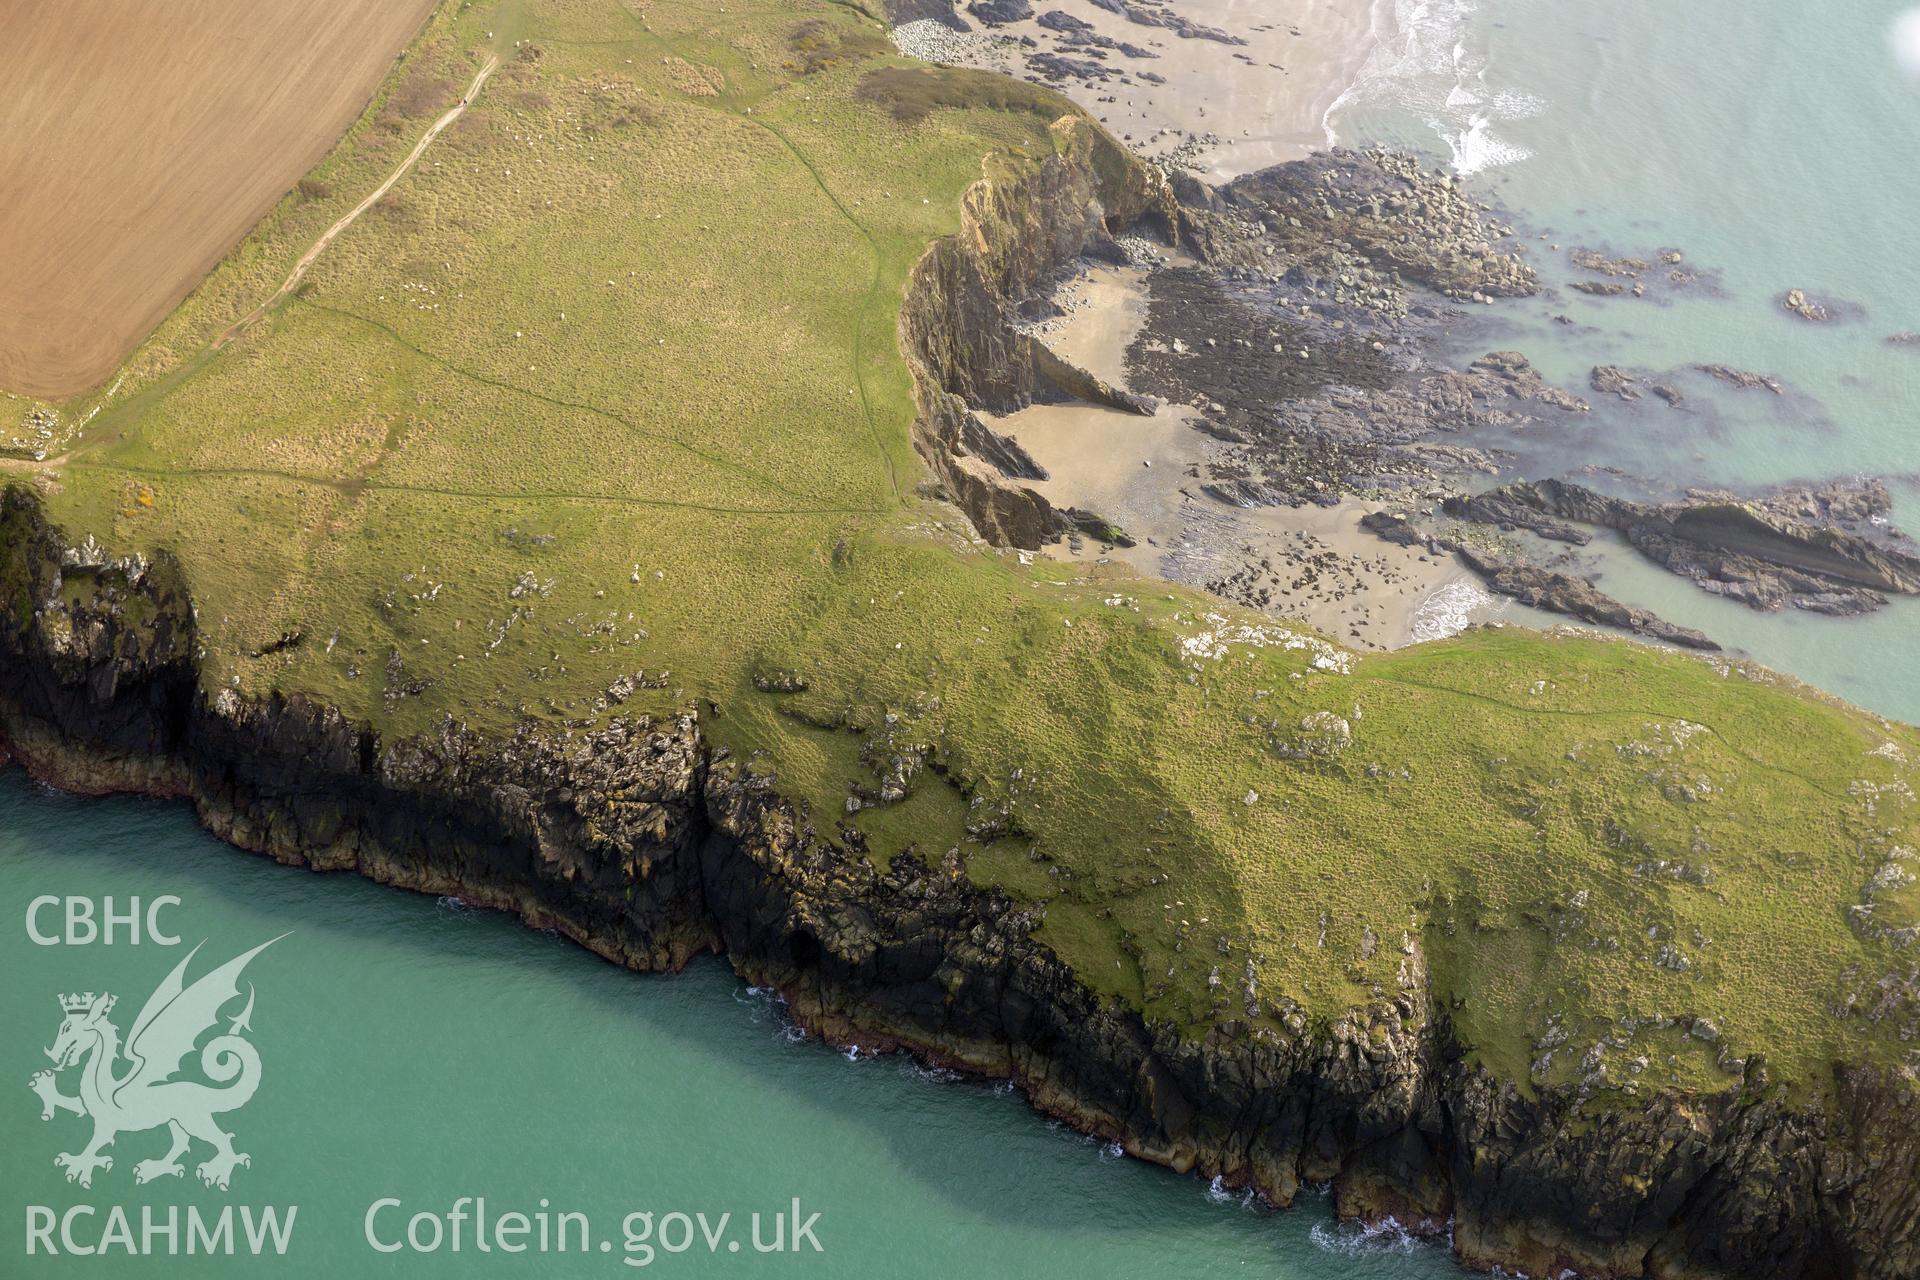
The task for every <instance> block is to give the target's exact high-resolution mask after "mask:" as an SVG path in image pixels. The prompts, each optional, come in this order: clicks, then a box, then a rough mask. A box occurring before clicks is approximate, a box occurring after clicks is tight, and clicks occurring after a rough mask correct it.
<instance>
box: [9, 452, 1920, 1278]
mask: <svg viewBox="0 0 1920 1280" xmlns="http://www.w3.org/2000/svg"><path fill="white" fill-rule="evenodd" d="M0 531H4V541H0V552H3V553H4V558H0V589H4V591H5V593H6V594H5V598H6V599H7V601H8V603H9V607H8V612H7V614H6V615H5V618H4V620H0V730H4V736H3V737H0V741H4V742H5V743H6V744H7V745H8V746H9V747H10V748H11V749H12V750H13V751H14V752H15V753H16V754H17V755H18V756H19V757H20V759H21V760H22V762H23V763H25V764H27V765H28V767H30V768H33V769H35V770H36V771H37V772H39V773H41V774H42V775H43V776H47V777H49V778H52V779H53V780H55V781H58V782H62V783H64V784H66V785H69V786H73V787H76V788H78V789H85V790H93V791H103V790H110V789H123V790H138V791H145V792H150V793H158V794H166V795H179V796H185V797H187V798H189V799H191V800H192V802H193V803H194V804H195V806H196V807H197V809H198V811H199V813H200V816H201V818H202V820H203V821H204V822H205V823H206V824H207V825H208V826H209V827H210V828H211V829H212V830H214V831H215V832H216V833H218V834H220V835H222V836H224V837H225V838H227V839H229V840H231V841H232V842H234V843H235V844H238V845H240V846H242V847H244V848H248V849H253V850H257V851H260V852H264V853H268V854H270V855H272V856H274V857H275V858H278V859H280V860H281V861H284V862H289V863H294V864H298V865H306V866H310V867H313V868H316V869H323V870H347V869H350V870H356V871H359V872H360V873H362V874H364V875H368V876H371V877H372V878H374V879H377V880H381V881H384V882H387V883H391V884H396V885H401V886H404V887H407V888H412V889H417V890H421V891H425V892H432V893H451V894H458V895H460V896H462V897H464V898H466V899H468V900H469V901H472V902H475V903H479V904H483V905H488V906H492V907H496V908H500V909H503V910H511V911H515V912H518V913H519V914H520V915H521V916H522V917H524V918H525V919H526V920H527V921H528V922H529V923H531V924H534V925H536V926H539V927H552V928H557V929H559V930H561V931H562V932H564V933H566V934H567V935H568V936H570V937H572V938H574V939H575V940H576V941H578V942H580V943H581V944H582V945H585V946H587V947H590V948H592V949H593V950H595V951H596V952H598V953H600V954H601V955H604V956H606V957H608V958H609V959H612V960H615V961H617V962H619V963H622V964H625V965H627V966H629V967H631V968H635V969H641V970H659V969H670V968H673V967H676V966H678V965H680V964H681V963H683V962H684V961H685V960H686V959H687V958H688V957H689V956H690V955H691V954H693V953H694V952H696V951H698V950H701V949H704V948H708V947H712V948H716V949H719V950H722V951H724V952H725V953H726V954H727V955H728V956H729V957H730V959H731V960H732V962H733V964H734V965H735V967H736V968H737V969H739V970H740V972H742V973H743V974H745V975H747V976H749V977H751V978H752V979H753V980H754V981H756V982H761V983H766V984H770V985H773V986H776V987H778V988H779V989H780V990H782V991H783V992H785V993H786V994H787V996H788V998H789V1000H790V1002H791V1008H792V1010H793V1012H794V1014H795V1016H797V1017H799V1018H800V1019H801V1020H803V1021H804V1022H806V1023H807V1024H809V1025H811V1026H813V1027H814V1028H816V1029H818V1030H820V1031H821V1032H823V1033H824V1034H826V1035H828V1036H830V1037H832V1038H834V1039H836V1040H838V1041H841V1042H858V1043H859V1044H861V1045H863V1046H865V1047H869V1048H874V1047H891V1046H898V1047H903V1048H907V1049H911V1050H914V1051H916V1052H919V1053H922V1054H924V1055H926V1056H928V1057H930V1058H933V1059H936V1060H939V1061H942V1062H945V1063H949V1064H951V1065H954V1066H958V1067H963V1068H966V1069H969V1070H973V1071H977V1072H982V1073H986V1074H990V1075H997V1076H1010V1077H1012V1078H1014V1079H1016V1080H1018V1081H1019V1082H1020V1083H1021V1084H1022V1085H1023V1086H1024V1087H1025V1088H1026V1089H1027V1090H1028V1092H1029V1094H1030V1096H1031V1097H1032V1099H1033V1101H1034V1103H1035V1105H1037V1106H1039V1107H1041V1108H1043V1109H1045V1110H1047V1111H1049V1112H1052V1113H1055V1114H1058V1115H1061V1116H1063V1117H1066V1118H1068V1119H1069V1120H1071V1121H1072V1122H1073V1123H1074V1124H1076V1125H1078V1126H1079V1127H1081V1128H1083V1129H1085V1130H1087V1131H1089V1132H1092V1133H1096V1134H1099V1135H1102V1136H1104V1137H1107V1138H1110V1139H1113V1140H1115V1141H1118V1142H1120V1143H1122V1144H1123V1145H1124V1146H1125V1147H1126V1149H1127V1150H1128V1151H1130V1152H1131V1153H1133V1154H1134V1155H1136V1156H1139V1157H1141V1158H1144V1159H1149V1160H1153V1161H1156V1162H1158V1163H1162V1164H1165V1165H1168V1166H1170V1167H1172V1168H1174V1169H1178V1170H1182V1171H1194V1172H1197V1173H1200V1174H1203V1175H1205V1176H1219V1177H1221V1178H1223V1179H1225V1180H1226V1182H1228V1183H1229V1184H1232V1185H1246V1186H1253V1187H1256V1188H1258V1189H1259V1190H1260V1191H1261V1192H1262V1193H1263V1194H1264V1195H1265V1196H1267V1197H1268V1198H1269V1199H1270V1200H1272V1201H1274V1202H1275V1203H1278V1204H1285V1203H1287V1202H1289V1201H1290V1200H1291V1199H1292V1198H1293V1196H1294V1195H1295V1194H1296V1192H1297V1191H1298V1190H1299V1188H1300V1186H1301V1185H1302V1184H1303V1183H1309V1182H1323V1181H1330V1182H1332V1184H1333V1186H1334V1190H1335V1195H1336V1203H1337V1205H1338V1207H1339V1210H1340V1212H1341V1213H1343V1214H1345V1215H1348V1216H1353V1217H1359V1218H1364V1219H1369V1220H1381V1219H1385V1218H1387V1217H1392V1218H1394V1219H1396V1220H1397V1221H1399V1222H1401V1223H1402V1224H1403V1225H1408V1226H1410V1227H1412V1228H1414V1229H1418V1230H1422V1231H1427V1232H1431V1233H1435V1234H1438V1233H1441V1232H1444V1231H1446V1230H1448V1229H1449V1228H1451V1230H1452V1234H1453V1241H1454V1244H1455V1246H1456V1248H1457V1249H1458V1251H1459V1253H1460V1254H1461V1256H1462V1257H1463V1259H1464V1260H1466V1261H1467V1262H1469V1263H1472V1264H1475V1265H1479V1266H1487V1267H1490V1266H1495V1265H1499V1266H1504V1267H1507V1268H1509V1269H1512V1268H1518V1269H1522V1270H1525V1271H1526V1272H1528V1273H1529V1274H1533V1275H1553V1274H1558V1273H1559V1272H1561V1271H1562V1270H1563V1269H1569V1268H1570V1269H1572V1270H1574V1271H1576V1272H1578V1273H1579V1274H1581V1275H1587V1276H1609V1277H1628V1276H1643V1275H1651V1276H1663V1277H1664V1276H1674V1277H1679V1276H1689V1277H1691V1276H1728V1277H1732V1276H1740V1277H1782V1278H1784V1277H1822V1278H1824V1277H1834V1278H1835V1280H1840V1278H1843V1277H1886V1278H1889V1280H1891V1278H1892V1277H1899V1276H1910V1275H1913V1274H1915V1273H1916V1269H1917V1268H1920V1227H1917V1226H1916V1220H1917V1216H1920V1135H1917V1134H1916V1117H1915V1115H1914V1114H1913V1110H1912V1098H1913V1092H1912V1087H1911V1084H1910V1083H1909V1082H1905V1081H1901V1080H1891V1079H1880V1078H1877V1077H1875V1076H1874V1075H1872V1074H1871V1073H1866V1072H1852V1071H1848V1070H1845V1069H1839V1070H1836V1073H1835V1078H1834V1082H1833V1088H1832V1091H1831V1101H1830V1102H1829V1103H1828V1104H1827V1105H1825V1106H1824V1107H1822V1108H1820V1109H1795V1108H1793V1107H1791V1106H1789V1105H1788V1104H1786V1103H1785V1102H1783V1101H1781V1100H1780V1098H1779V1095H1778V1094H1777V1093H1769V1092H1768V1090H1767V1089H1766V1087H1765V1084H1764V1074H1763V1073H1764V1067H1763V1066H1762V1065H1761V1064H1759V1063H1757V1062H1756V1063H1754V1064H1752V1065H1750V1067H1749V1073H1748V1078H1747V1081H1746V1084H1745V1087H1743V1088H1741V1089H1737V1090H1734V1091H1731V1092H1728V1093H1726V1094H1722V1095H1718V1096H1715V1097H1708V1098H1694V1097H1677V1096H1659V1097H1655V1098H1654V1099H1652V1100H1651V1101H1650V1102H1648V1103H1647V1105H1646V1107H1645V1109H1644V1110H1641V1111H1633V1112H1628V1111H1619V1112H1613V1113H1607V1114H1602V1115H1599V1116H1593V1115H1582V1114H1580V1113H1579V1111H1578V1108H1577V1106H1576V1104H1575V1103H1574V1101H1573V1099H1572V1098H1571V1097H1570V1096H1568V1095H1566V1094H1563V1093H1556V1092H1554V1091H1551V1090H1548V1091H1545V1092H1543V1093H1541V1094H1539V1095H1538V1096H1535V1097H1523V1096H1522V1095H1521V1094H1520V1093H1519V1092H1518V1091H1516V1089H1515V1088H1514V1087H1513V1086H1512V1085H1510V1084H1505V1083H1502V1082H1499V1081H1496V1080H1493V1079H1491V1078H1489V1077H1488V1076H1487V1075H1485V1074H1484V1073H1483V1072H1481V1071H1479V1070H1477V1069H1474V1068H1472V1067H1470V1066H1469V1065H1468V1064H1467V1062H1466V1060H1465V1059H1464V1057H1463V1055H1462V1053H1461V1051H1460V1048H1459V1046H1457V1045H1456V1044H1455V1042H1454V1041H1453V1039H1452V1037H1451V1035H1450V1034H1449V1029H1448V1026H1447V1022H1446V1019H1445V1015H1444V1009H1442V1008H1438V1007H1436V1002H1435V1001H1434V1000H1433V998H1432V995H1431V992H1430V991H1429V989H1428V987H1427V985H1426V980H1425V975H1424V966H1423V965H1422V964H1421V962H1420V955H1419V952H1418V949H1417V947H1416V948H1415V950H1414V951H1413V953H1412V954H1411V955H1410V957H1409V964H1408V966H1407V975H1408V976H1407V978H1406V980H1405V983H1404V986H1403V989H1402V990H1400V991H1398V992H1396V993H1394V994H1393V996H1392V997H1391V998H1390V999H1385V1000H1381V1001H1379V1002H1378V1003H1376V1004H1375V1005H1374V1006H1373V1007H1371V1008H1368V1009H1363V1010H1355V1011H1354V1012H1353V1013H1352V1014H1351V1015H1349V1016H1348V1017H1347V1018H1345V1019H1343V1020H1341V1021H1340V1022H1338V1023H1336V1024H1334V1025H1332V1026H1330V1027H1322V1028H1318V1029H1306V1028H1303V1029H1302V1031H1301V1032H1300V1033H1299V1034H1297V1035H1296V1036H1294V1037H1293V1038H1290V1039H1289V1038H1282V1037H1278V1036H1274V1035H1272V1034H1270V1033H1263V1034H1260V1035H1250V1034H1246V1033H1245V1032H1244V1031H1243V1030H1241V1029H1239V1028H1236V1027H1234V1026H1231V1025H1227V1026H1222V1027H1218V1028H1214V1029H1211V1030H1209V1031H1206V1032H1204V1033H1199V1032H1182V1031H1180V1030H1178V1029H1176V1028H1172V1027H1168V1026H1164V1025H1158V1024H1150V1023H1148V1022H1146V1021H1145V1020H1144V1019H1143V1018H1142V1017H1141V1016H1140V1015H1139V1014H1138V1013H1136V1012H1134V1011H1132V1010H1129V1009H1126V1008H1123V1007H1120V1006H1118V1005H1116V1004H1114V1003H1111V1002H1109V1001H1105V1000H1103V999H1101V998H1099V997H1096V996H1095V995H1093V994H1092V993H1091V992H1089V991H1088V990H1087V989H1086V988H1085V987H1084V986H1082V985H1081V984H1080V983H1079V981H1078V980H1077V979H1076V978H1075V977H1074V975H1073V973H1072V972H1071V970H1069V969H1068V968H1067V967H1066V966H1065V965H1064V964H1063V963H1061V962H1060V961H1059V959H1058V958H1057V957H1055V956H1054V955H1053V954H1052V953H1051V952H1049V951H1048V950H1047V949H1046V948H1044V947H1043V946H1041V945H1040V944H1038V943H1037V942H1035V941H1034V940H1033V937H1032V932H1033V925H1034V923H1035V921H1034V918H1033V917H1032V916H1031V915H1030V914H1029V912H1028V911H1027V910H1026V909H1025V908H1023V907H1021V906H1020V905H1019V904H1017V903H1015V902H1013V901H1010V900H1009V899H1007V898H1006V897H1004V896H1003V895H1001V894H998V893H996V892H988V891H983V890H980V889H978V888H976V887H974V886H972V885H970V884H969V883H968V882H967V881H966V880H965V878H964V876H963V875H962V873H961V871H960V868H959V866H958V865H957V864H952V863H941V864H937V865H936V864H931V863H928V862H926V861H924V860H922V859H921V858H920V857H918V856H917V855H915V854H913V853H911V852H910V853H908V854H904V855H902V856H900V857H897V858H895V859H894V860H893V861H892V862H891V864H890V865H889V867H888V870H887V871H886V872H885V873H884V874H882V873H879V872H877V871H876V870H875V869H874V867H873V865H872V863H871V862H870V861H869V860H868V859H867V858H866V857H865V852H864V850H862V849H860V848H858V847H852V846H849V845H847V844H845V843H844V837H838V836H833V837H830V836H827V835H823V834H821V833H820V832H818V831H816V830H814V829H813V828H811V827H810V826H809V824H808V823H807V822H806V820H805V819H804V818H803V817H802V816H800V815H799V814H798V813H797V812H796V810H795V809H794V807H793V806H792V805H790V804H789V803H787V801H786V800H784V799H783V798H782V796H781V795H780V792H779V789H778V783H777V780H774V779H771V778H766V777H755V776H753V775H750V774H748V773H746V772H745V771H742V770H740V769H738V768H737V767H736V766H735V764H734V763H733V762H731V761H729V760H727V759H726V758H725V757H724V753H715V752H713V751H712V750H710V749H709V748H708V747H707V746H706V745H705V744H704V742H703V740H702V737H701V733H700V728H699V725H698V723H697V721H696V720H695V719H694V718H693V717H692V716H683V717H680V718H677V719H675V720H673V721H672V722H670V723H669V722H648V721H646V720H634V721H630V722H624V723H616V724H615V725H613V726H611V727H609V728H607V729H605V730H603V731H599V732H595V733H591V734H584V733H576V734H574V735H572V736H567V735H566V734H565V731H554V730H551V729H546V728H534V727H528V728H525V729H523V730H521V731H520V732H518V733H516V734H514V735H513V736H511V737H509V738H505V739H499V738H490V737H486V736H483V735H480V734H476V733H472V732H470V731H467V730H464V729H460V728H458V727H456V726H454V725H452V724H451V723H449V724H448V725H446V726H444V727H443V728H442V730H441V731H440V732H439V733H437V734H434V735H431V736H427V737H421V738H410V739H401V740H395V741H387V740H382V739H380V738H378V737H377V736H376V735H374V734H373V733H372V732H371V731H370V730H368V729H366V728H365V727H363V726H358V725H354V724H350V723H348V722H347V721H345V720H344V719H342V718H341V717H340V716H339V715H338V714H337V713H335V712H333V711H332V710H330V709H327V708H322V707H317V706H314V705H313V704H311V703H308V702H306V701H304V700H301V699H298V698H273V699H269V700H267V701H264V702H248V701H243V700H242V699H240V698H238V697H237V696H234V695H232V694H229V693H216V694H214V695H213V696H211V697H208V696H206V695H205V694H203V693H202V691H201V689H200V686H199V683H198V681H197V679H196V678H195V671H194V664H193V661H192V654H193V619H192V610H191V605H190V603H189V601H188V599H187V596H186V593H185V591H184V589H183V587H182V584H181V578H180V575H179V573H178V571H177V569H176V568H175V567H173V566H171V565H168V564H165V563H164V562H162V563H159V564H152V565H141V564H138V563H133V564H126V563H113V562H109V561H107V560H106V559H105V558H104V557H102V556H100V555H99V554H98V553H97V552H94V551H91V550H90V549H84V550H80V551H75V550H72V549H70V548H68V547H67V545H66V544H65V542H64V541H63V540H62V539H61V537H60V536H59V534H58V533H57V532H56V531H54V530H52V529H50V528H49V527H47V525H46V524H45V523H44V521H43V520H42V519H41V517H40V512H39V509H38V504H37V503H36V502H35V501H34V500H33V499H32V498H30V497H29V496H27V495H26V494H25V493H23V492H21V491H19V490H14V491H11V492H9V493H8V494H7V495H6V497H5V498H4V501H3V502H0Z"/></svg>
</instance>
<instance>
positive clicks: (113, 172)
mask: <svg viewBox="0 0 1920 1280" xmlns="http://www.w3.org/2000/svg"><path fill="white" fill-rule="evenodd" d="M432 7H433V0H166V2H165V3H154V2H153V0H6V2H5V4H4V11H5V17H4V19H0V388H5V389H6V390H8V391H15V392H25V393H27V394H30V395H37V396H44V397H47V398H49V399H59V398H62V397H65V396H70V395H74V394H77V393H78V392H81V391H85V390H87V389H89V388H90V387H92V386H94V385H95V384H97V383H99V382H100V381H101V380H102V379H104V378H105V377H106V376H107V375H108V374H109V373H111V372H112V371H113V369H114V367H115V366H116V365H118V364H119V363H120V361H121V360H122V359H123V358H124V357H125V356H126V354H127V353H128V352H129V351H131V350H132V349H133V348H134V346H136V345H137V344H138V343H139V341H140V340H141V338H143V337H144V336H145V335H146V334H147V332H148V331H149V330H151V329H152V328H153V326H154V325H156V324H158V323H159V322H160V320H161V319H162V318H163V317H164V316H165V315H166V314H167V312H168V311H170V310H171V309H172V308H173V306H174V304H176V303H177V302H179V301H180V299H181V298H182V297H184V296H185V295H186V293H187V291H188V290H190V289H191V288H193V286H194V284H195V283H196V282H197V281H199V279H200V278H201V277H202V276H203V275H205V274H206V273H207V271H208V270H210V269H211V268H212V267H213V265H214V264H215V263H216V262H218V261H219V260H220V258H221V256H222V255H224V254H225V253H226V252H227V250H228V249H230V248H231V247H232V246H233V245H234V243H235V242H236V241H238V240H239V239H240V237H241V236H243V235H244V234H246V231H247V229H248V228H249V227H251V226H252V225H253V224H254V223H255V222H256V221H258V220H259V218H260V216H261V215H262V214H264V213H265V212H266V211H267V210H268V209H270V208H272V207H273V204H274V202H275V201H276V200H278V199H279V198H280V197H281V196H282V195H284V194H285V193H286V191H287V190H288V188H290V187H291V186H292V185H293V184H294V183H295V182H296V181H297V180H298V179H299V178H300V176H301V175H302V174H303V173H305V172H306V171H307V170H308V169H310V168H312V167H313V166H314V165H315V164H316V163H318V161H319V160H320V158H321V156H323V155H324V154H325V153H326V152H327V150H328V148H329V147H331V146H332V145H333V143H334V142H335V141H337V140H338V139H339V137H340V135H341V134H342V133H344V132H345V131H346V128H347V126H348V125H349V124H351V123H352V122H353V119H354V117H355V116H357V115H358V114H359V113H360V111H361V110H362V108H364V107H365V106H366V103H367V100H368V98H369V97H370V96H371V95H372V93H373V91H374V89H375V87H376V86H377V85H378V84H379V82H380V80H381V78H382V76H384V75H385V74H386V72H387V70H388V68H389V67H390V66H391V65H392V62H393V57H394V55H395V54H396V53H398V52H399V51H400V49H401V48H402V47H403V46H404V45H405V44H406V43H407V41H408V39H409V37H411V36H412V34H413V33H414V31H416V30H417V29H418V28H419V26H420V23H421V22H422V20H424V18H425V17H426V15H427V12H428V11H429V10H430V9H431V8H432Z"/></svg>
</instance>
